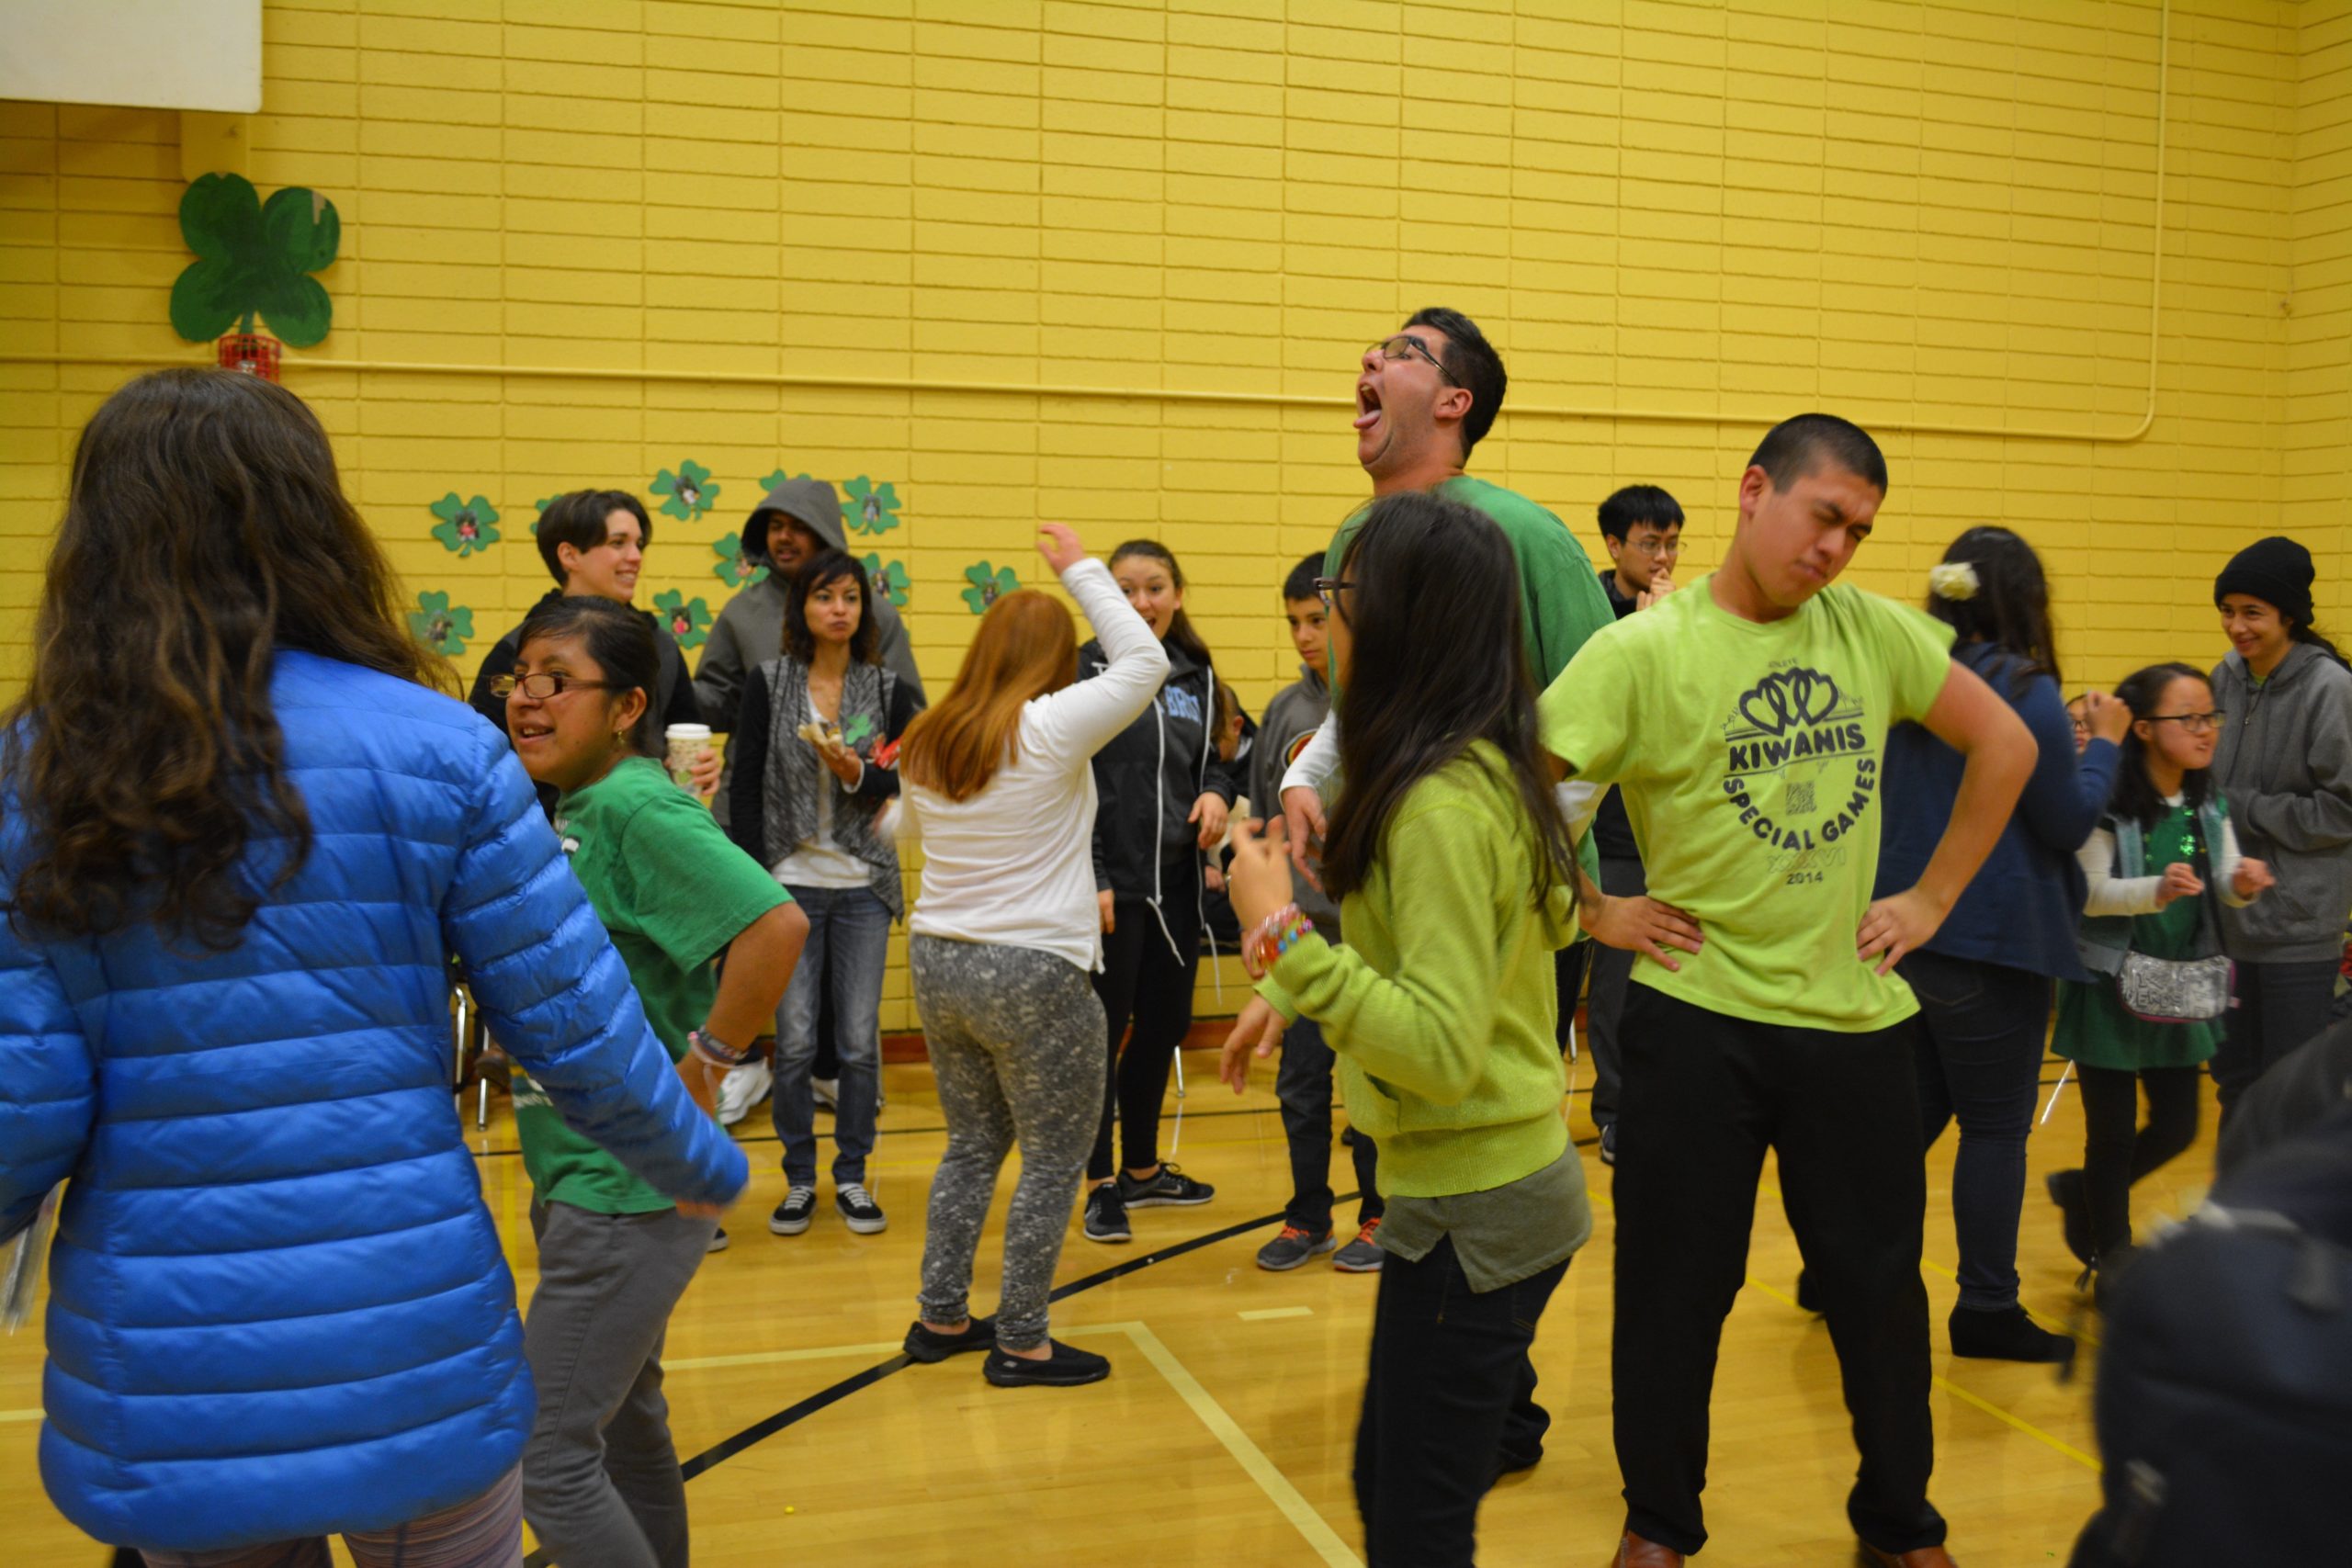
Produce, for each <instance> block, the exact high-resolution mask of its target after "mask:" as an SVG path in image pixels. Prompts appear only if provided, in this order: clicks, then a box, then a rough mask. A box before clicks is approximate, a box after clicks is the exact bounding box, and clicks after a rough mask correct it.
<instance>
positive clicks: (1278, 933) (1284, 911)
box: [1241, 904, 1315, 980]
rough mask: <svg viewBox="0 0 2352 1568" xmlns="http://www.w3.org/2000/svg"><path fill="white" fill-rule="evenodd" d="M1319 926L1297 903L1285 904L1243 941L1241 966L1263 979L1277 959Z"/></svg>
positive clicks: (1256, 977)
mask: <svg viewBox="0 0 2352 1568" xmlns="http://www.w3.org/2000/svg"><path fill="white" fill-rule="evenodd" d="M1314 930H1315V922H1314V921H1313V920H1311V919H1307V918H1306V914H1305V913H1304V912H1303V911H1302V910H1301V909H1300V908H1299V907H1298V906H1297V905H1295V904H1285V905H1283V907H1282V908H1279V909H1276V910H1275V911H1274V912H1273V913H1272V914H1271V915H1269V916H1267V917H1266V919H1264V921H1262V922H1261V924H1260V925H1259V927H1258V929H1257V930H1256V931H1252V932H1251V933H1250V940H1249V941H1248V942H1245V943H1243V944H1242V948H1241V966H1242V968H1244V969H1246V970H1248V971H1249V973H1250V978H1251V979H1253V980H1262V979H1264V978H1265V976H1266V971H1267V970H1269V969H1272V967H1273V966H1274V962H1275V960H1277V959H1279V958H1280V957H1282V955H1283V953H1288V952H1289V951H1290V950H1291V949H1292V948H1294V947H1296V946H1297V945H1298V944H1299V942H1302V941H1304V940H1305V939H1306V937H1307V936H1308V935H1309V934H1310V933H1312V932H1313V931H1314Z"/></svg>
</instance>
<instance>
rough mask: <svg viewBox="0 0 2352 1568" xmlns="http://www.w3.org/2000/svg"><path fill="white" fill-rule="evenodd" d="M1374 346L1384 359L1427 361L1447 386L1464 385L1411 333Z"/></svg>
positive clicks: (1383, 340) (1385, 340)
mask: <svg viewBox="0 0 2352 1568" xmlns="http://www.w3.org/2000/svg"><path fill="white" fill-rule="evenodd" d="M1372 346H1373V347H1374V349H1375V350H1376V351H1378V353H1379V355H1380V357H1381V358H1383V359H1425V360H1427V361H1429V363H1430V365H1431V366H1433V367H1436V369H1437V373H1438V374H1439V375H1441V376H1442V377H1444V378H1445V379H1446V384H1447V385H1449V386H1454V387H1459V386H1460V385H1462V383H1461V382H1459V381H1456V380H1455V379H1454V378H1453V371H1451V370H1448V369H1447V368H1446V367H1445V361H1444V360H1442V359H1440V358H1439V357H1438V356H1437V355H1434V354H1431V353H1430V351H1429V346H1428V345H1427V344H1424V343H1422V342H1421V340H1420V339H1419V338H1417V337H1415V336H1414V335H1413V334H1412V333H1397V335H1396V336H1395V337H1385V338H1382V339H1381V340H1380V341H1379V342H1378V343H1376V344H1373V345H1372Z"/></svg>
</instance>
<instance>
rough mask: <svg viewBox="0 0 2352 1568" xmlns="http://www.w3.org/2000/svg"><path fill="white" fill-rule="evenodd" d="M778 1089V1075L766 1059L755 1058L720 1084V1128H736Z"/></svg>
mask: <svg viewBox="0 0 2352 1568" xmlns="http://www.w3.org/2000/svg"><path fill="white" fill-rule="evenodd" d="M772 1089H775V1069H774V1068H772V1067H770V1066H768V1063H767V1058H766V1057H764V1056H753V1057H752V1058H751V1059H750V1060H748V1061H746V1062H744V1063H743V1064H742V1065H741V1066H738V1067H736V1068H735V1069H734V1070H733V1071H732V1072H730V1073H729V1074H728V1075H727V1076H726V1077H724V1078H721V1079H720V1080H719V1083H718V1124H719V1125H720V1126H722V1127H732V1126H733V1125H735V1123H736V1122H741V1120H742V1119H743V1118H744V1117H746V1116H749V1115H750V1114H751V1113H752V1107H753V1106H755V1105H757V1104H759V1102H760V1101H762V1100H765V1099H766V1098H767V1097H768V1094H769V1091H770V1090H772Z"/></svg>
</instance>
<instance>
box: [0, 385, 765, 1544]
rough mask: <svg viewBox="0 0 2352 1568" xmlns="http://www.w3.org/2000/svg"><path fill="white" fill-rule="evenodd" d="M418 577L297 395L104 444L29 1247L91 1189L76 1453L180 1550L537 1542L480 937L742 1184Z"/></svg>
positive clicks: (545, 1041)
mask: <svg viewBox="0 0 2352 1568" xmlns="http://www.w3.org/2000/svg"><path fill="white" fill-rule="evenodd" d="M395 597H396V589H395V582H394V579H393V576H392V573H391V570H390V567H389V566H388V565H387V564H386V562H385V560H384V558H383V554H382V552H381V551H380V550H379V548H378V547H377V545H376V543H375V541H374V539H373V538H371V537H370V536H369V535H368V529H367V526H366V525H364V524H363V523H361V521H360V520H359V517H358V515H357V513H355V512H354V511H353V510H352V508H351V504H350V502H347V501H346V500H345V498H344V495H343V492H342V491H341V488H340V486H339V483H338V481H337V479H336V475H335V467H334V454H333V452H332V450H331V448H330V447H329V445H328V442H327V434H326V432H325V430H323V429H322V427H321V426H320V424H319V422H318V420H317V419H316V418H315V417H314V416H313V415H312V414H311V411H310V410H309V409H308V408H307V407H305V406H304V405H303V403H302V402H301V401H300V400H299V399H298V398H296V397H295V396H294V395H293V394H291V393H290V392H288V391H286V390H284V389H281V388H278V387H275V386H272V385H270V384H269V383H267V382H264V381H259V380H255V379H254V378H250V377H245V376H240V375H237V374H236V373H234V372H232V371H221V370H193V369H188V370H167V371H162V372H159V373H156V374H153V375H148V376H142V377H140V378H137V379H135V380H133V381H131V382H130V384H128V385H127V386H125V387H123V388H122V389H120V390H119V391H117V392H116V393H115V394H114V395H113V396H112V397H111V398H109V399H107V401H106V403H105V405H104V406H102V407H101V408H100V409H99V410H98V412H97V413H96V414H95V415H94V416H93V417H92V418H91V420H90V423H89V424H88V426H87V427H86V428H85V430H84V431H83V433H82V439H81V443H80V445H79V446H78V447H77V448H76V450H75V453H74V465H73V478H72V489H71V492H70V494H69V496H68V498H67V502H66V510H65V516H64V520H63V522H62V524H61V525H60V527H59V530H58V536H57V544H56V547H55V549H54V550H53V551H52V553H51V558H50V562H49V570H48V581H47V582H46V584H45V586H44V588H43V590H42V595H41V604H40V614H39V619H38V621H37V622H36V629H35V637H34V654H33V668H32V674H31V679H30V681H29V682H28V685H27V688H26V691H25V694H24V695H23V696H22V698H21V699H20V700H19V701H18V702H17V704H16V705H15V707H14V708H13V709H12V710H11V711H10V712H9V714H8V716H7V718H6V726H5V728H4V729H0V909H5V911H6V917H7V918H6V921H5V922H0V1240H5V1239H6V1238H7V1237H10V1236H13V1235H16V1234H17V1232H19V1231H21V1230H22V1229H24V1228H25V1226H26V1225H27V1224H28V1222H29V1221H30V1220H31V1218H32V1216H33V1213H34V1211H35V1208H36V1207H37V1205H38V1204H39V1203H40V1201H41V1199H42V1195H43V1194H44V1193H45V1192H46V1191H47V1190H49V1189H50V1188H51V1187H52V1186H54V1185H55V1184H56V1183H57V1182H59V1181H61V1180H67V1179H70V1180H71V1186H70V1187H69V1188H68V1189H67V1191H66V1195H65V1200H64V1203H63V1207H62V1213H61V1219H60V1223H59V1227H58V1234H57V1241H56V1245H55V1247H54V1248H53V1250H52V1252H51V1259H52V1265H53V1279H54V1286H53V1289H52V1291H51V1298H50V1306H49V1319H48V1342H49V1352H50V1357H51V1366H50V1369H49V1373H48V1376H47V1379H46V1389H47V1393H48V1416H49V1420H48V1424H47V1425H46V1426H45V1427H44V1428H43V1429H42V1432H41V1438H40V1449H41V1474H42V1477H43V1480H44V1481H45V1483H46V1484H47V1485H48V1488H49V1492H50V1495H51V1498H52V1499H54V1501H55V1502H56V1504H57V1506H58V1508H59V1509H60V1510H61V1511H62V1513H64V1515H65V1516H66V1517H68V1518H70V1519H72V1520H73V1521H74V1523H75V1524H77V1525H79V1526H81V1527H82V1528H83V1529H85V1530H87V1531H89V1532H90V1533H91V1534H92V1535H94V1536H96V1537H98V1538H99V1539H101V1540H129V1541H138V1542H141V1543H142V1545H143V1546H144V1547H145V1549H146V1551H147V1554H148V1560H149V1561H150V1562H154V1563H168V1564H171V1565H172V1568H197V1565H202V1564H210V1563H218V1562H245V1561H253V1562H264V1561H266V1562H278V1561H281V1560H283V1561H288V1562H293V1561H300V1562H313V1561H315V1562H325V1561H326V1555H327V1553H326V1548H325V1545H324V1542H323V1541H322V1540H320V1539H318V1538H320V1537H322V1536H324V1535H326V1534H328V1533H331V1532H342V1533H343V1534H344V1535H345V1538H346V1540H347V1541H348V1544H349V1545H350V1547H351V1549H352V1552H353V1555H354V1557H355V1558H356V1561H357V1562H359V1563H360V1564H361V1568H374V1565H376V1564H379V1563H384V1562H390V1561H392V1560H393V1558H394V1556H395V1555H396V1554H398V1553H400V1552H401V1551H407V1552H408V1553H410V1554H411V1555H410V1557H409V1559H408V1560H409V1561H414V1555H413V1554H414V1552H415V1551H416V1550H417V1546H418V1543H419V1542H420V1541H424V1540H430V1541H431V1542H432V1543H433V1548H434V1550H435V1551H436V1552H437V1553H438V1555H437V1556H436V1557H435V1562H446V1563H447V1565H448V1568H474V1565H476V1564H481V1565H488V1564H492V1563H500V1564H505V1563H512V1562H515V1561H516V1560H517V1559H518V1558H519V1557H520V1555H521V1500H520V1494H519V1490H518V1486H517V1477H516V1469H515V1465H516V1460H517V1458H518V1456H519V1455H520V1454H521V1452H522V1448H523V1440H524V1438H525V1436H526V1433H527V1432H528V1431H529V1429H530V1426H531V1413H532V1406H533V1394H532V1386H531V1379H530V1375H529V1372H528V1371H527V1370H526V1366H525V1363H524V1359H523V1346H522V1323H521V1320H520V1318H519V1316H518V1315H517V1314H516V1312H515V1281H514V1280H513V1278H512V1276H511V1275H509V1274H508V1272H507V1269H506V1264H505V1260H504V1258H503V1254H502V1251H501V1248H500V1245H499V1238H498V1233H497V1230H496V1228H495V1227H494V1226H493V1224H492V1222H491V1216H490V1213H489V1211H488V1210H487V1209H486V1208H485V1207H484V1205H483V1203H482V1198H481V1179H480V1178H479V1176H478V1175H477V1174H476V1172H475V1168H474V1163H473V1160H472V1158H471V1156H469V1153H468V1151H467V1148H466V1145H465V1139H464V1136H463V1131H462V1128H461V1127H460V1125H459V1123H458V1116H457V1112H456V1106H455V1102H454V1101H453V1100H452V1098H451V1096H450V1093H449V1013H448V988H447V986H448V982H447V975H448V961H449V955H450V954H451V953H455V954H456V955H457V957H458V960H459V961H460V962H461V964H463V965H464V967H465V969H466V972H467V975H468V977H469V980H470V982H471V984H472V987H473V991H474V996H475V998H476V999H477V1000H478V1001H479V1002H480V1003H481V1008H482V1011H483V1014H484V1016H485V1017H486V1018H487V1019H488V1020H489V1022H490V1024H491V1027H492V1031H493V1032H495V1033H496V1035H497V1036H498V1039H499V1041H500V1043H502V1044H503V1045H504V1046H505V1047H506V1048H507V1049H508V1050H509V1051H511V1052H512V1053H513V1054H514V1055H515V1059H516V1060H517V1061H519V1062H521V1063H522V1064H523V1065H524V1066H526V1068H527V1069H528V1070H529V1072H530V1074H531V1077H533V1078H534V1079H535V1080H537V1082H538V1083H540V1084H541V1085H543V1086H544V1087H545V1088H546V1089H548V1093H549V1095H550V1097H551V1098H552V1099H553V1100H555V1102H556V1104H557V1106H558V1107H559V1109H560V1110H561V1111H562V1112H563V1113H564V1116H565V1118H566V1120H567V1121H568V1122H571V1124H572V1125H573V1126H575V1127H577V1128H578V1129H579V1130H581V1131H582V1132H583V1133H585V1134H589V1135H591V1136H593V1137H594V1138H595V1139H596V1140H597V1141H598V1142H599V1143H601V1144H603V1145H605V1147H606V1148H607V1149H609V1150H611V1151H612V1152H613V1153H614V1154H616V1155H617V1156H619V1157H620V1158H621V1159H622V1161H623V1162H624V1163H626V1164H627V1165H628V1167H629V1168H631V1169H632V1170H634V1171H636V1172H637V1173H638V1174H639V1175H640V1176H642V1177H643V1178H644V1179H646V1180H647V1181H649V1182H650V1183H651V1184H652V1185H653V1186H654V1187H656V1188H657V1189H659V1190H661V1191H662V1192H663V1193H665V1194H668V1195H669V1196H670V1197H672V1198H673V1199H675V1200H677V1201H683V1202H691V1203H695V1204H698V1205H701V1206H703V1207H704V1208H705V1210H706V1212H715V1208H713V1206H714V1205H717V1204H718V1203H722V1202H725V1201H729V1200H730V1199H732V1198H733V1197H734V1195H735V1194H736V1193H737V1192H738V1191H740V1190H741V1188H742V1186H743V1182H744V1179H745V1174H746V1171H745V1166H744V1162H743V1156H742V1155H741V1154H740V1153H739V1152H737V1151H736V1149H735V1148H734V1146H733V1145H731V1144H730V1143H729V1141H728V1139H727V1138H726V1136H725V1135H724V1134H721V1133H720V1132H719V1131H718V1128H717V1126H716V1125H715V1124H714V1123H712V1122H711V1121H710V1120H709V1119H708V1118H707V1117H704V1116H702V1115H699V1114H698V1113H697V1112H696V1111H695V1107H694V1105H693V1103H692V1101H691V1100H689V1099H688V1098H687V1095H686V1092H685V1089H684V1087H683V1086H682V1085H681V1083H680V1081H679V1077H678V1075H677V1074H676V1073H675V1072H674V1071H673V1069H672V1067H671V1065H670V1058H669V1056H668V1055H667V1054H666V1053H664V1052H662V1050H661V1049H660V1048H659V1047H658V1045H657V1044H656V1043H655V1042H654V1040H653V1038H652V1036H651V1035H650V1033H649V1032H648V1031H647V1028H646V1024H645V1015H644V1013H643V1012H642V1010H640V1009H639V1006H638V1002H637V998H636V997H635V995H634V994H633V993H632V991H631V990H630V987H629V981H628V973H627V971H625V970H624V969H623V968H622V966H621V963H620V960H619V958H618V957H617V956H616V954H615V953H614V952H613V949H612V945H611V943H610V942H607V941H606V940H605V934H604V931H603V928H602V927H601V926H599V925H598V923H597V921H596V919H595V916H594V912H593V911H592V910H590V909H589V908H588V906H587V904H586V901H585V900H584V899H583V897H582V894H581V891H580V886H579V885H578V884H577V883H576V882H574V881H573V880H572V877H571V874H570V873H569V872H568V871H567V870H566V869H565V867H564V864H563V855H562V852H561V851H560V848H559V847H558V845H557V842H556V838H555V835H554V833H553V832H551V831H550V830H549V829H548V825H547V822H546V820H545V819H544V818H542V817H541V816H540V815H539V812H538V808H537V803H536V801H535V800H534V798H533V795H532V793H531V785H530V781H529V780H528V779H526V777H525V776H524V773H523V770H522V769H521V767H520V766H518V765H517V764H516V762H515V759H514V757H513V755H512V754H511V753H510V752H509V751H508V750H507V749H506V744H505V742H504V741H503V740H502V739H500V738H499V736H498V733H497V731H496V730H494V729H493V728H491V726H490V725H489V724H488V723H487V722H485V721H484V720H483V719H481V717H479V716H476V715H475V714H473V713H471V712H470V711H469V710H468V709H467V708H466V707H465V706H464V705H462V704H460V703H458V702H457V701H455V700H454V699H452V698H449V697H446V696H442V695H440V694H436V693H435V692H434V691H433V690H431V689H430V687H431V685H434V684H441V683H445V682H446V674H447V672H446V671H443V670H441V669H440V668H439V667H438V665H437V662H436V661H435V660H433V659H432V658H431V657H430V656H429V655H427V654H426V653H425V652H424V650H423V649H420V648H418V647H417V646H416V644H415V643H414V642H413V640H412V639H411V638H410V637H409V636H408V633H407V631H406V629H405V627H404V626H402V625H401V615H400V611H399V609H398V608H397V606H396V604H395ZM403 1541H405V1543H406V1544H405V1546H403V1544H402V1542H403Z"/></svg>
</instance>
